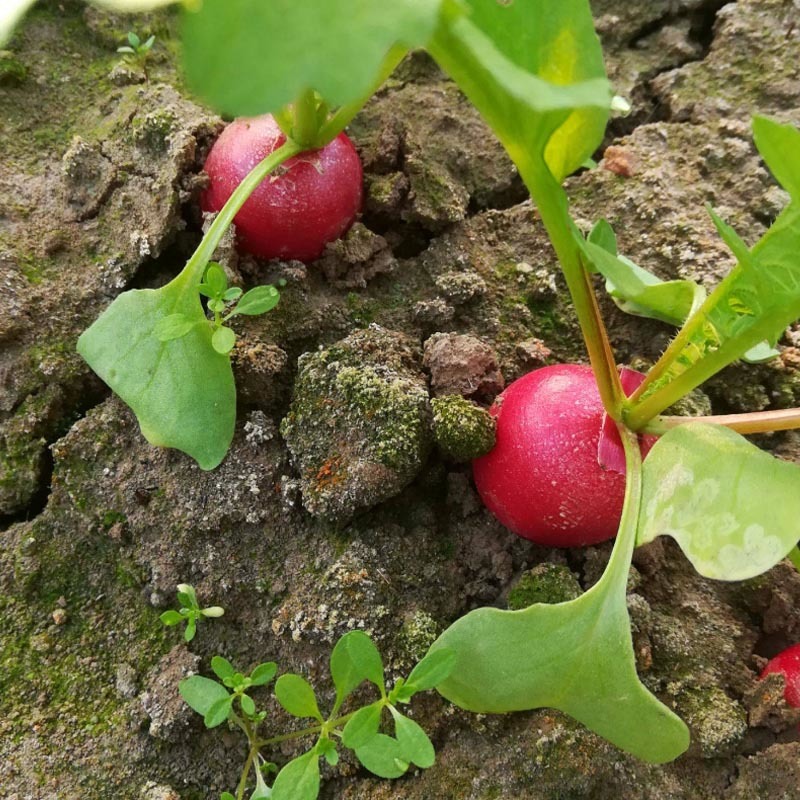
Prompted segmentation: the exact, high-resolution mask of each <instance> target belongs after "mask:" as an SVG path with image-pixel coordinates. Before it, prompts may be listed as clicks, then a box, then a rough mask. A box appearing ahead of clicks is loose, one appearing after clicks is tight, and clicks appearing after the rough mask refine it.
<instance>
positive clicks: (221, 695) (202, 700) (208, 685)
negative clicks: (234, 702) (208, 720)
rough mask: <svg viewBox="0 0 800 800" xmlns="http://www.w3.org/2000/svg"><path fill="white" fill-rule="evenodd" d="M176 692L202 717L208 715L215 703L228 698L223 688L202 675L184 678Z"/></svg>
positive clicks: (226, 691)
mask: <svg viewBox="0 0 800 800" xmlns="http://www.w3.org/2000/svg"><path fill="white" fill-rule="evenodd" d="M178 691H179V692H180V695H181V697H182V698H183V699H184V700H185V701H186V704H187V705H188V706H189V707H190V708H191V709H193V710H194V711H196V712H197V713H198V714H202V715H203V716H205V715H206V714H208V712H209V710H210V709H211V707H212V706H213V705H214V704H215V703H218V702H219V701H220V700H224V699H225V698H226V697H229V696H230V695H229V694H228V690H227V689H226V688H225V687H224V686H221V685H220V684H218V683H217V682H216V681H212V680H211V678H204V677H203V676H202V675H192V676H191V677H189V678H184V679H183V680H182V681H181V682H180V683H179V684H178Z"/></svg>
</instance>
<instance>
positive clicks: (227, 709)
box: [203, 697, 233, 728]
mask: <svg viewBox="0 0 800 800" xmlns="http://www.w3.org/2000/svg"><path fill="white" fill-rule="evenodd" d="M232 707H233V698H232V697H225V698H223V699H220V700H217V702H216V703H214V705H213V706H211V708H209V709H208V711H207V712H206V715H205V717H204V718H203V722H204V723H205V726H206V728H216V727H217V726H218V725H222V723H223V722H225V720H226V719H228V716H229V715H230V713H231V708H232Z"/></svg>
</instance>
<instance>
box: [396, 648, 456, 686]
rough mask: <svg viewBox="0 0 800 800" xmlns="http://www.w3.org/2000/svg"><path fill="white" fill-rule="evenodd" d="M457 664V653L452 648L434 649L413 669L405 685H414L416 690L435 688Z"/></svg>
mask: <svg viewBox="0 0 800 800" xmlns="http://www.w3.org/2000/svg"><path fill="white" fill-rule="evenodd" d="M455 665H456V654H455V653H454V652H453V651H452V650H447V649H446V648H440V649H438V650H433V651H432V652H430V653H428V654H427V655H426V656H425V658H423V659H422V661H420V662H419V664H417V665H416V666H415V667H414V669H412V670H411V674H410V675H409V676H408V680H407V681H406V683H405V687H413V689H414V691H415V692H422V691H425V690H426V689H433V688H434V687H435V686H438V685H439V684H440V683H441V682H442V681H443V680H445V679H446V678H447V677H448V676H449V675H450V673H451V672H452V671H453V669H454V668H455ZM405 687H404V688H405Z"/></svg>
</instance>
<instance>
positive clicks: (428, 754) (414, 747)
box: [389, 706, 436, 769]
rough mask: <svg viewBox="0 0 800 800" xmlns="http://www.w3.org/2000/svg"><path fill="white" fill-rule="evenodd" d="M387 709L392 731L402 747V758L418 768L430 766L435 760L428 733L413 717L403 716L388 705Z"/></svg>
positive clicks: (434, 752)
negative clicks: (391, 717) (391, 722)
mask: <svg viewBox="0 0 800 800" xmlns="http://www.w3.org/2000/svg"><path fill="white" fill-rule="evenodd" d="M389 710H390V711H391V712H392V716H393V717H394V733H395V736H396V737H397V741H398V742H399V743H400V747H401V748H402V749H403V756H404V758H405V759H406V760H407V761H410V762H411V763H412V764H416V765H417V766H418V767H419V768H420V769H427V768H428V767H432V766H433V764H434V762H435V761H436V751H435V750H434V749H433V745H432V744H431V740H430V739H429V738H428V734H427V733H425V731H424V730H422V728H421V727H420V726H419V725H418V724H417V723H416V722H414V720H413V719H409V718H408V717H404V716H403V715H402V714H401V713H400V712H399V711H398V710H397V709H396V708H393V707H391V706H390V707H389Z"/></svg>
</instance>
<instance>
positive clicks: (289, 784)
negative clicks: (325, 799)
mask: <svg viewBox="0 0 800 800" xmlns="http://www.w3.org/2000/svg"><path fill="white" fill-rule="evenodd" d="M318 794H319V756H318V755H317V752H316V750H311V751H310V752H308V753H305V754H304V755H302V756H300V757H299V758H295V759H294V761H290V762H289V763H288V764H287V765H286V766H285V767H284V768H283V769H282V770H281V771H280V772H279V773H278V777H277V778H275V783H274V784H273V786H272V800H315V798H316V797H317V795H318Z"/></svg>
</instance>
